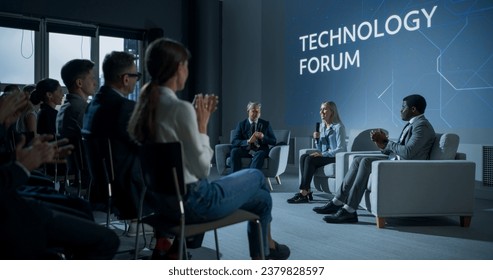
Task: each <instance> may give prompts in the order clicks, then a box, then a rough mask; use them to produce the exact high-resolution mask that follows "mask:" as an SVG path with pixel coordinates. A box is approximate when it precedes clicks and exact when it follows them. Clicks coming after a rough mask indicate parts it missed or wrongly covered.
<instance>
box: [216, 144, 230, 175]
mask: <svg viewBox="0 0 493 280" xmlns="http://www.w3.org/2000/svg"><path fill="white" fill-rule="evenodd" d="M232 147H233V145H231V144H217V145H216V146H215V147H214V149H215V156H216V168H217V172H218V174H219V175H223V174H224V172H225V171H226V158H227V157H228V156H229V154H230V152H231V148H232Z"/></svg>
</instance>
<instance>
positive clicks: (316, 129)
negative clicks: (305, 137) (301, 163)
mask: <svg viewBox="0 0 493 280" xmlns="http://www.w3.org/2000/svg"><path fill="white" fill-rule="evenodd" d="M315 131H316V132H319V133H320V123H319V122H317V123H316V124H315ZM318 141H320V136H319V137H318V138H315V142H316V143H317V144H318Z"/></svg>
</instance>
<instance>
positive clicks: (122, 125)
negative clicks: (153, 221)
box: [82, 51, 144, 235]
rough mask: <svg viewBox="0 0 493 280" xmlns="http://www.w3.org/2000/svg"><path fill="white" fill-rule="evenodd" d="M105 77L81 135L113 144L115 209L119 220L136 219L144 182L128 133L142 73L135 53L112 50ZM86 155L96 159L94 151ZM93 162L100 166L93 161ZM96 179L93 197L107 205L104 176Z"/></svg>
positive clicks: (89, 109) (87, 110)
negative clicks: (134, 96)
mask: <svg viewBox="0 0 493 280" xmlns="http://www.w3.org/2000/svg"><path fill="white" fill-rule="evenodd" d="M103 75H104V85H103V86H102V87H101V88H100V90H99V92H98V93H97V94H96V95H95V96H94V98H93V100H92V101H91V103H89V105H88V106H87V109H86V113H85V114H84V120H83V128H82V134H83V137H84V138H87V140H88V141H89V142H92V143H96V142H101V140H103V141H107V140H109V142H110V143H111V148H112V161H113V166H106V168H107V170H108V172H110V173H111V170H110V168H111V167H113V169H114V181H113V184H112V197H113V198H112V199H113V202H114V207H115V209H116V210H117V212H118V213H117V215H118V217H119V218H120V219H134V218H136V217H137V205H138V199H137V198H138V194H139V192H140V191H141V188H142V187H143V185H144V183H143V180H142V176H141V171H140V163H139V161H138V158H137V152H138V147H137V144H136V143H135V142H134V141H132V139H131V138H130V136H129V134H128V132H127V126H128V121H129V119H130V116H131V114H132V111H133V109H134V106H135V101H133V100H130V99H128V98H127V97H128V95H129V94H130V93H132V92H133V91H134V89H135V86H136V84H137V82H138V81H139V80H140V78H141V73H139V72H137V66H136V64H135V57H134V56H133V55H132V54H130V53H127V52H118V51H113V52H111V53H109V54H107V55H106V56H105V58H104V60H103ZM106 139H107V140H106ZM106 143H107V142H106ZM103 144H104V143H103ZM104 145H106V144H104ZM87 152H88V154H89V155H90V156H94V155H93V152H91V151H87ZM92 163H93V164H98V162H94V161H92ZM90 164H91V163H90ZM93 169H94V168H91V170H93ZM95 171H98V170H95ZM109 175H110V176H111V174H109ZM93 180H96V182H94V186H95V187H94V188H93V187H91V197H92V198H93V199H94V201H96V202H97V201H99V202H103V203H105V202H106V200H107V197H108V193H107V188H106V185H107V184H106V183H105V178H104V174H99V175H98V174H96V178H93ZM93 194H94V195H95V196H93ZM134 231H135V223H132V224H131V227H130V229H129V234H130V235H132V234H133V232H134Z"/></svg>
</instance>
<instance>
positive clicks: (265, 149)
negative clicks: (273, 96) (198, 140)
mask: <svg viewBox="0 0 493 280" xmlns="http://www.w3.org/2000/svg"><path fill="white" fill-rule="evenodd" d="M261 107H262V105H261V104H260V103H256V102H249V103H248V105H247V112H248V118H246V119H245V120H243V121H241V122H239V123H238V125H237V126H236V129H235V131H234V137H233V142H232V143H231V144H232V145H233V148H232V149H231V164H232V168H233V172H236V171H238V170H240V169H241V158H246V157H248V158H252V162H251V163H250V168H257V169H261V168H262V165H263V164H264V159H265V158H266V157H268V156H269V145H271V146H273V145H275V144H276V141H277V140H276V136H275V135H274V131H273V130H272V127H271V126H270V123H269V122H268V121H266V120H263V119H261V118H260V113H261V111H260V110H261Z"/></svg>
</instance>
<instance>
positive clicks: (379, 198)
mask: <svg viewBox="0 0 493 280" xmlns="http://www.w3.org/2000/svg"><path fill="white" fill-rule="evenodd" d="M475 168H476V165H475V163H474V162H472V161H465V160H402V161H400V160H399V161H391V160H381V161H375V162H373V163H372V174H371V176H370V180H369V187H370V191H371V192H370V201H371V205H373V206H372V213H374V214H376V215H378V216H382V217H385V216H398V215H399V214H409V213H417V214H423V215H426V214H437V213H438V214H459V215H460V214H463V215H465V214H469V215H471V214H472V212H473V204H474V183H475ZM396 204H398V207H396ZM396 208H398V211H399V212H398V213H395V211H396V210H395V209H396Z"/></svg>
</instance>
